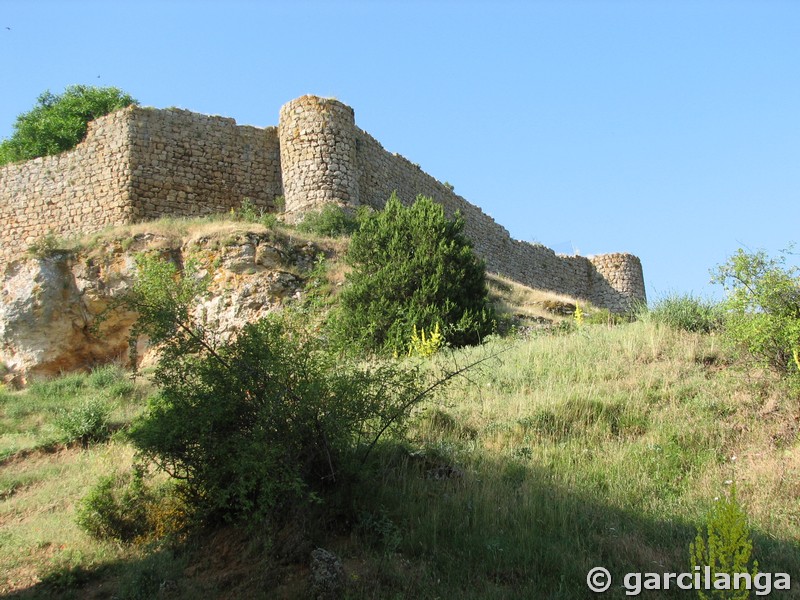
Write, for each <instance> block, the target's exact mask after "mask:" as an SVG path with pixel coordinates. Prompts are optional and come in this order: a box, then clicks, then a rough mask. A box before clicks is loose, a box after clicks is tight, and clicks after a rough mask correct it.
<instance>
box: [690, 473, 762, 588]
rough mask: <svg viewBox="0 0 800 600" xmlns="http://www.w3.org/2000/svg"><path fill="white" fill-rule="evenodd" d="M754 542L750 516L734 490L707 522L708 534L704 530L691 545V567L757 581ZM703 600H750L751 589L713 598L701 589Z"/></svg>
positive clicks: (719, 501) (722, 499)
mask: <svg viewBox="0 0 800 600" xmlns="http://www.w3.org/2000/svg"><path fill="white" fill-rule="evenodd" d="M752 551H753V540H752V538H751V536H750V529H749V527H748V525H747V515H745V513H744V511H743V510H742V507H741V506H740V505H739V502H738V500H737V498H736V488H735V487H731V493H730V496H729V497H723V498H720V499H719V500H717V501H716V503H715V505H714V508H713V509H712V511H711V514H710V515H709V516H708V519H707V522H706V531H705V532H704V531H703V530H702V529H700V530H699V531H698V533H697V537H696V538H695V541H694V542H693V543H692V544H690V545H689V557H690V565H689V566H690V568H691V570H692V571H694V569H695V567H699V568H700V571H703V569H704V568H705V567H710V568H711V573H712V574H714V575H713V577H714V578H716V576H717V575H716V574H718V573H727V574H728V575H730V576H731V579H732V580H733V576H734V575H735V574H737V573H742V574H748V575H750V576H751V577H752V578H753V579H755V577H756V575H757V574H758V561H751V560H750V555H751V553H752ZM698 595H699V596H700V598H701V600H706V599H708V598H711V597H713V598H737V599H741V600H744V599H746V598H749V597H750V590H749V589H745V588H744V587H743V588H742V589H739V590H736V589H733V586H731V589H730V590H725V591H714V592H713V593H712V594H711V595H706V594H704V593H703V592H702V591H701V590H698Z"/></svg>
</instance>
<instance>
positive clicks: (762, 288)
mask: <svg viewBox="0 0 800 600" xmlns="http://www.w3.org/2000/svg"><path fill="white" fill-rule="evenodd" d="M786 254H787V252H784V253H783V255H782V256H781V257H779V258H770V257H769V256H767V254H766V253H765V252H764V251H763V250H762V251H758V252H755V253H748V252H745V251H744V250H742V249H739V250H738V251H737V252H736V254H734V255H733V256H732V257H731V258H729V259H728V261H727V262H726V263H725V264H723V265H721V266H719V267H718V268H717V270H716V272H715V273H714V276H713V281H715V282H716V283H720V284H722V285H723V286H724V288H725V290H726V292H727V294H728V297H727V300H726V302H725V304H724V306H725V308H726V318H725V332H726V334H727V335H728V336H729V337H730V338H731V340H732V341H734V342H735V343H737V344H740V345H741V346H743V347H744V348H745V349H746V350H747V351H749V352H750V353H751V354H752V355H753V356H754V357H755V358H756V359H757V360H758V361H759V362H760V363H762V364H763V365H765V366H768V367H771V368H773V369H775V370H777V371H779V372H784V373H786V372H791V371H793V370H794V371H796V370H797V369H798V368H800V360H798V359H799V358H800V356H798V353H799V351H800V276H799V275H798V269H797V267H790V266H787V265H786Z"/></svg>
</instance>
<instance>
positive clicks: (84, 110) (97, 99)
mask: <svg viewBox="0 0 800 600" xmlns="http://www.w3.org/2000/svg"><path fill="white" fill-rule="evenodd" d="M135 103H136V100H134V99H133V98H132V97H131V96H129V95H128V94H126V93H124V92H122V91H121V90H119V89H117V88H114V87H106V88H100V87H92V86H84V85H74V86H69V87H67V89H66V90H65V91H64V93H63V94H60V95H57V94H52V93H50V92H49V91H46V92H44V93H43V94H41V95H40V96H39V98H38V99H37V103H36V106H34V108H33V109H31V110H30V111H29V112H26V113H23V114H21V115H19V116H18V117H17V121H16V123H15V124H14V134H13V135H12V136H11V137H10V138H9V139H7V140H3V142H2V143H0V165H2V164H6V163H9V162H15V161H20V160H29V159H31V158H36V157H39V156H47V155H50V154H58V153H59V152H63V151H65V150H69V149H71V148H74V147H75V146H76V145H77V144H78V143H79V142H81V141H82V140H83V138H84V137H85V136H86V130H87V125H88V123H89V121H91V120H93V119H96V118H97V117H101V116H103V115H107V114H108V113H110V112H113V111H115V110H119V109H120V108H125V107H126V106H130V105H131V104H135Z"/></svg>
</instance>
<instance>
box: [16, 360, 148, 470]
mask: <svg viewBox="0 0 800 600" xmlns="http://www.w3.org/2000/svg"><path fill="white" fill-rule="evenodd" d="M141 400H142V397H141V393H140V392H139V390H137V388H136V386H134V384H133V382H132V381H130V379H129V378H128V376H127V374H126V373H125V372H124V371H123V370H122V369H120V368H119V367H116V366H107V367H101V368H99V369H96V370H95V371H93V372H92V373H89V374H84V373H73V374H70V375H65V376H63V377H60V378H57V379H53V380H49V381H38V382H34V383H32V384H31V385H30V386H29V387H28V388H27V389H26V390H24V391H9V390H0V460H6V459H8V458H9V457H12V456H13V455H14V454H16V453H19V452H24V451H27V452H30V451H33V450H37V449H46V448H50V447H53V446H54V445H57V444H58V443H60V442H63V441H65V437H64V436H65V432H64V431H63V428H62V427H59V418H58V417H59V416H62V417H63V416H67V415H68V413H69V412H70V411H75V410H77V409H78V408H79V407H80V406H81V405H82V404H83V405H85V404H86V403H87V402H92V401H94V402H95V403H102V404H103V405H106V406H107V407H108V409H109V411H110V422H109V425H110V429H111V430H112V431H113V430H114V429H118V428H119V427H120V426H121V425H122V424H124V423H126V422H128V421H130V419H131V418H132V417H133V415H135V414H137V413H138V412H140V411H141V405H142V402H141ZM62 421H63V419H62Z"/></svg>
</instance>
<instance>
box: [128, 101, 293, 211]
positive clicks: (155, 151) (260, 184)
mask: <svg viewBox="0 0 800 600" xmlns="http://www.w3.org/2000/svg"><path fill="white" fill-rule="evenodd" d="M129 137H130V143H131V151H130V162H129V165H128V166H129V169H130V180H131V190H130V192H131V195H130V201H131V204H132V206H133V211H134V218H135V219H136V220H138V221H146V220H151V219H156V218H158V217H161V216H165V215H171V216H181V217H184V216H185V217H191V216H198V215H204V214H211V213H220V212H227V211H229V210H230V209H231V208H239V207H240V206H241V204H242V201H243V200H245V199H247V200H249V201H250V202H251V203H252V204H253V205H254V206H256V207H259V208H263V209H264V210H266V211H271V212H275V210H276V207H275V199H276V198H277V197H278V196H281V195H282V194H283V190H282V185H281V163H280V147H279V144H278V131H277V128H276V127H268V128H266V129H262V128H258V127H249V126H238V125H236V121H234V120H233V119H228V118H224V117H211V116H206V115H200V114H197V113H192V112H189V111H186V110H177V109H169V110H155V109H142V108H138V109H133V110H132V111H131V119H130V121H129Z"/></svg>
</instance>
